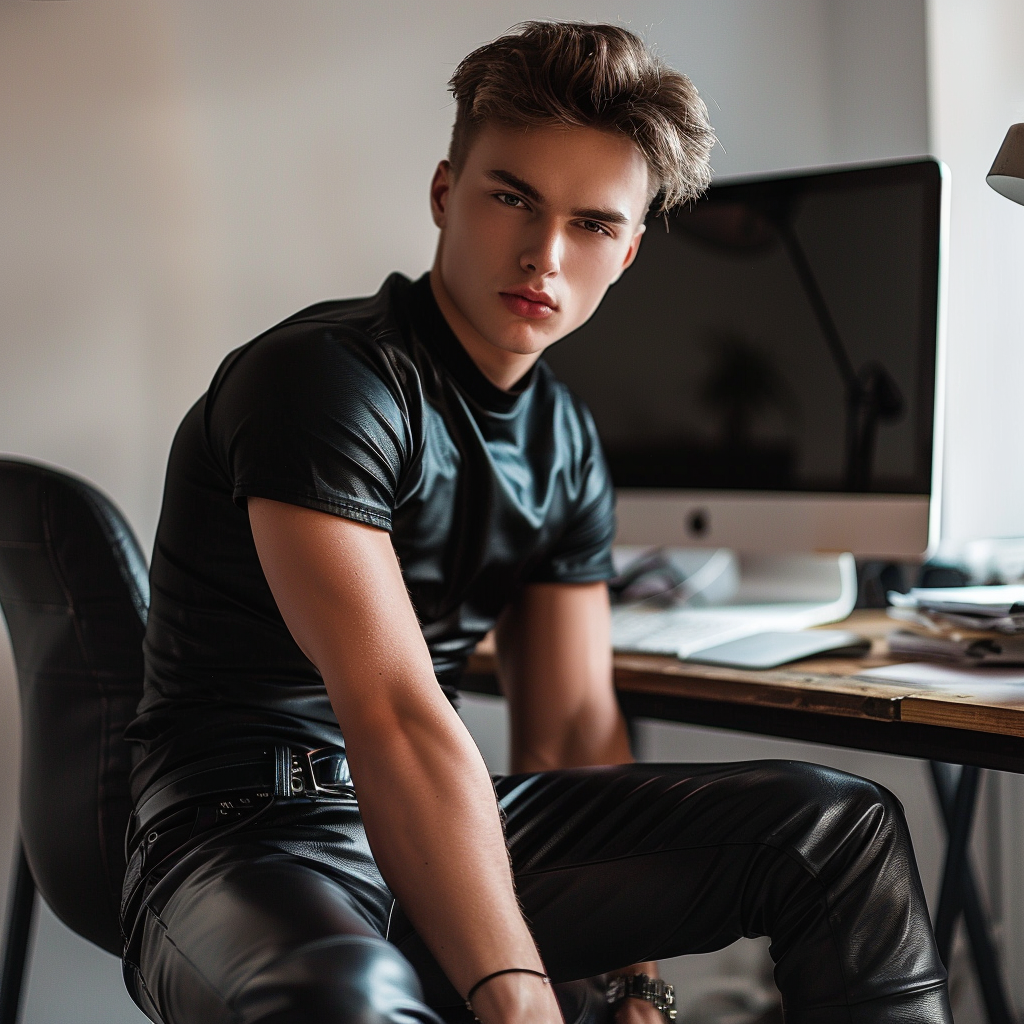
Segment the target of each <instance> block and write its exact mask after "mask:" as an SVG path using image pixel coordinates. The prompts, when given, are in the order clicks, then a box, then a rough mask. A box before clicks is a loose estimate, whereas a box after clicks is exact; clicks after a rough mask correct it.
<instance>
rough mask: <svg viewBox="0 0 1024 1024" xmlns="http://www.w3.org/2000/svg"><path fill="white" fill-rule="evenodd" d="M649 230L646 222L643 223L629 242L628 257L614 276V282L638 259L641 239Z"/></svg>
mask: <svg viewBox="0 0 1024 1024" xmlns="http://www.w3.org/2000/svg"><path fill="white" fill-rule="evenodd" d="M646 230H647V225H646V224H641V225H640V229H639V231H637V233H636V234H635V235H634V236H633V241H632V242H630V243H629V248H628V249H627V250H626V258H625V259H624V260H623V261H622V266H621V267H620V268H619V272H618V273H617V274H616V275H615V276H614V277H613V278H612V284H615V282H616V281H618V279H619V278H620V277H622V275H623V274H624V273H625V272H626V271H627V270H629V268H630V267H631V266H632V265H633V260H635V259H636V254H637V252H639V250H640V239H642V238H643V237H644V232H645V231H646Z"/></svg>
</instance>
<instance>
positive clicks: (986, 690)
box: [858, 661, 1024, 698]
mask: <svg viewBox="0 0 1024 1024" xmlns="http://www.w3.org/2000/svg"><path fill="white" fill-rule="evenodd" d="M858 677H859V678H860V679H871V680H877V681H878V682H886V683H906V684H907V685H908V686H919V687H921V688H922V689H928V690H945V691H953V692H956V693H963V694H968V695H972V696H978V695H980V694H992V695H994V696H1008V695H1019V696H1020V697H1021V698H1024V669H1020V668H957V667H955V666H949V665H936V664H934V663H933V662H926V661H911V662H907V663H906V664H905V665H885V666H883V667H882V668H869V669H866V670H865V671H863V672H859V673H858Z"/></svg>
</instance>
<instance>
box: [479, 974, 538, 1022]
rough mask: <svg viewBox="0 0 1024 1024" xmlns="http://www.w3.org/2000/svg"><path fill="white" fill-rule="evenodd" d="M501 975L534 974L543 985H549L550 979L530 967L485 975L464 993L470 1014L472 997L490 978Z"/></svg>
mask: <svg viewBox="0 0 1024 1024" xmlns="http://www.w3.org/2000/svg"><path fill="white" fill-rule="evenodd" d="M501 974H535V975H536V976H537V977H538V978H540V980H541V981H543V982H544V984H545V985H550V984H551V979H550V978H549V977H548V976H547V975H546V974H545V973H544V972H543V971H535V970H534V969H533V968H532V967H506V968H504V969H503V970H500V971H495V972H494V973H493V974H488V975H485V976H484V977H483V978H481V979H480V980H479V981H478V982H477V983H476V984H475V985H474V986H473V987H472V988H471V989H470V990H469V991H468V992H467V993H466V1009H467V1010H469V1011H470V1012H472V1010H473V1005H472V1003H473V996H474V995H475V994H476V990H477V989H478V988H480V986H481V985H486V984H487V982H489V981H490V980H491V978H497V977H498V976H499V975H501Z"/></svg>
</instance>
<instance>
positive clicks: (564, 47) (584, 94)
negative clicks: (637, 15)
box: [448, 21, 715, 211]
mask: <svg viewBox="0 0 1024 1024" xmlns="http://www.w3.org/2000/svg"><path fill="white" fill-rule="evenodd" d="M448 87H449V88H450V89H451V91H452V93H453V95H454V96H455V101H456V113H455V126H454V128H453V129H452V141H451V147H450V148H449V151H448V159H449V160H450V162H451V164H452V166H453V168H454V169H455V171H456V173H457V172H458V170H459V169H460V167H461V165H462V162H463V161H464V160H465V157H466V153H467V152H468V151H469V146H470V144H471V143H472V141H473V136H474V135H475V133H476V131H477V130H478V129H479V128H480V127H482V126H483V125H485V124H499V125H503V126H507V127H512V128H540V127H563V128H597V129H599V130H602V131H611V132H621V133H622V134H623V135H626V136H628V137H629V138H630V139H632V140H633V142H635V143H636V145H637V147H638V148H639V150H640V152H641V153H642V154H643V156H644V159H645V160H646V161H647V166H648V169H649V172H650V177H651V191H652V196H653V195H655V194H657V195H659V196H660V203H659V210H662V211H663V210H667V209H669V208H670V207H672V206H675V205H677V204H678V203H682V202H685V201H687V200H689V199H695V198H696V197H697V196H699V195H700V194H701V193H702V192H703V191H704V190H705V189H706V188H707V186H708V184H709V183H710V181H711V166H710V163H709V158H710V154H711V148H712V146H714V144H715V135H714V132H713V130H712V128H711V124H710V122H709V121H708V109H707V107H706V106H705V105H704V101H703V100H702V99H701V98H700V96H698V95H697V90H696V88H694V85H693V83H692V82H691V81H690V79H689V78H687V77H686V75H684V74H681V73H680V72H678V71H674V70H673V69H672V68H670V67H669V66H668V65H667V64H665V62H664V61H662V60H661V59H660V58H658V57H656V56H655V55H654V54H653V53H651V51H650V50H648V49H647V47H646V46H645V45H644V43H643V41H642V40H641V39H639V38H638V37H637V36H636V35H634V34H633V33H632V32H629V31H628V30H626V29H624V28H619V27H618V26H617V25H591V24H588V23H586V22H579V21H527V22H524V23H523V24H521V25H518V26H516V28H514V29H513V30H512V31H511V32H509V33H508V34H506V35H503V36H500V37H499V38H498V39H495V40H494V41H493V42H490V43H486V44H485V45H484V46H481V47H479V48H478V49H476V50H474V51H473V52H472V53H471V54H470V55H469V56H468V57H466V58H465V59H464V60H463V61H462V63H461V64H459V66H458V67H457V68H456V69H455V74H454V75H452V78H451V81H450V82H449V83H448Z"/></svg>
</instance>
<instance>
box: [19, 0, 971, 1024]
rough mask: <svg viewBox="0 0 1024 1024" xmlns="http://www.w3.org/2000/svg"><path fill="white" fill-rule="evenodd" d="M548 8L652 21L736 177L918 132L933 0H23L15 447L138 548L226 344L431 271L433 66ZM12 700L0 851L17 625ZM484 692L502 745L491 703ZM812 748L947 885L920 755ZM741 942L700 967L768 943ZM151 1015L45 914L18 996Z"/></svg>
mask: <svg viewBox="0 0 1024 1024" xmlns="http://www.w3.org/2000/svg"><path fill="white" fill-rule="evenodd" d="M536 16H544V17H583V18H591V19H607V20H615V21H621V22H623V23H626V24H628V25H630V26H631V27H633V28H634V29H637V30H639V31H641V32H642V33H643V34H644V35H645V36H646V37H647V38H648V39H649V40H650V41H651V42H653V43H654V44H655V45H656V46H657V48H658V50H659V51H660V52H661V53H662V55H663V56H665V57H666V58H667V59H668V60H669V61H670V62H671V63H672V64H674V65H676V66H678V67H680V68H682V69H684V70H686V71H687V72H688V73H689V74H690V75H691V76H692V77H693V79H694V80H695V82H696V83H697V85H698V87H699V88H700V89H701V91H702V93H703V94H704V95H705V96H706V97H707V99H708V102H709V106H710V108H711V112H712V118H713V120H714V122H715V124H716V127H717V128H718V131H719V134H720V137H721V141H722V145H721V146H720V147H719V149H718V150H717V151H716V154H715V168H716V170H717V172H719V173H721V174H733V173H740V172H753V171H761V170H770V169H780V168H786V167H796V166H806V165H815V164H823V163H830V162H836V161H844V160H860V159H873V158H882V157H890V156H902V155H911V154H919V153H922V152H925V151H926V150H927V149H928V138H929V136H928V116H929V106H928V103H929V99H928V91H927V74H926V66H927V39H928V36H927V33H926V25H925V9H924V4H923V0H899V2H893V0H859V2H858V3H856V4H851V3H848V2H847V3H844V2H842V0H771V2H768V0H763V2H755V0H689V2H680V0H664V2H635V3H630V2H628V0H620V2H617V3H616V2H609V0H594V2H586V0H551V2H548V3H545V4H540V3H519V2H514V3H511V4H510V3H508V2H505V3H498V2H496V0H477V2H474V3H469V2H467V0H448V2H437V3H433V4H430V5H424V4H417V3H413V2H411V0H404V2H398V0H381V2H375V3H369V2H365V3H364V2H359V3H342V2H340V0H333V2H327V0H319V2H314V0H216V2H207V0H191V2H187V0H166V2H145V3H143V2H128V0H124V2H116V3H115V2H111V3H105V2H104V3H101V2H91V0H82V2H76V3H72V4H40V3H8V4H5V5H2V6H0V138H3V139H4V144H3V146H2V147H0V197H2V198H0V233H2V237H3V238H4V239H5V240H6V245H5V246H4V247H3V249H2V251H0V311H2V315H3V319H2V322H3V324H4V329H3V331H2V332H0V396H2V401H0V450H2V451H7V452H13V453H18V454H22V455H26V456H30V457H33V458H37V459H42V460H45V461H48V462H52V463H56V464H58V465H61V466H65V467H67V468H69V469H71V470H73V471H75V472H77V473H80V474H82V475H84V476H86V477H88V478H89V479H91V480H93V481H94V482H95V483H97V484H99V485H100V486H101V487H103V488H104V489H105V490H107V491H108V492H109V493H110V494H111V495H112V496H113V497H114V498H115V500H116V501H117V502H118V503H119V504H120V505H121V506H122V507H123V508H124V510H125V511H126V512H127V514H128V515H129V518H130V519H131V520H132V522H133V523H134V524H135V526H136V528H137V530H138V532H139V533H140V536H141V538H142V540H143V543H144V545H145V546H147V547H148V545H149V544H150V543H151V540H152V535H153V531H154V529H155V524H156V518H157V514H158V509H159V500H160V490H161V480H162V475H163V466H164V462H165V458H166V453H167V449H168V446H169V444H170V440H171V436H172V434H173V431H174V428H175V426H176V424H177V422H178V420H179V419H180V418H181V416H182V414H183V413H184V411H185V410H186V408H187V407H188V406H189V405H190V404H191V402H192V401H194V399H195V398H196V397H197V396H198V395H199V394H200V393H201V392H202V391H203V389H204V388H205V385H206V382H207V381H208V380H209V378H210V376H211V374H212V372H213V370H214V369H215V367H216V365H217V363H218V362H219V361H220V359H221V358H222V357H223V355H224V354H225V353H226V352H227V351H228V350H230V349H231V348H233V347H235V346H236V345H238V344H240V343H242V342H243V341H245V340H247V339H248V338H249V337H251V336H252V335H253V334H255V333H256V332H257V331H259V330H262V329H263V328H265V327H266V326H267V325H269V324H271V323H273V322H274V321H276V320H278V319H280V318H281V317H283V316H285V315H287V314H288V313H290V312H292V311H293V310H294V309H296V308H298V307H300V306H302V305H305V304H307V303H310V302H313V301H316V300H319V299H322V298H325V297H329V296H337V295H353V294H360V293H367V292H369V291H372V290H374V289H375V288H376V286H377V285H378V283H379V282H380V280H381V279H382V278H383V277H384V275H385V274H386V273H388V272H389V271H391V270H395V269H398V270H402V271H404V272H406V273H409V274H417V273H419V272H420V271H422V270H423V269H425V268H426V267H427V265H428V263H429V260H430V257H431V252H432V247H433V240H434V230H433V227H432V225H431V223H430V220H429V216H428V209H427V202H426V194H427V183H428V180H429V176H430V173H431V171H432V169H433V166H434V164H435V162H436V161H437V159H439V158H440V157H441V156H443V154H444V150H445V147H446V141H447V133H448V129H449V126H450V121H451V116H452V109H451V106H450V103H449V100H448V97H447V95H446V93H445V81H446V79H447V77H448V76H449V74H450V73H451V71H452V70H453V69H454V66H455V64H456V62H457V61H458V59H459V58H460V57H461V56H462V55H463V54H464V53H466V52H467V51H468V50H469V49H470V48H471V47H472V46H474V45H476V44H478V43H480V42H481V41H483V40H485V39H487V38H490V37H492V36H494V35H496V34H498V33H499V32H501V31H502V30H503V29H505V28H506V27H508V25H509V24H510V23H512V22H514V21H517V20H521V19H523V18H527V17H536ZM943 45H946V44H943ZM933 56H934V55H933ZM933 106H934V97H933ZM933 117H934V111H933ZM0 709H2V712H3V713H2V714H0V738H2V742H0V770H2V777H4V778H6V779H8V783H7V784H6V785H5V787H4V788H3V790H2V791H0V872H5V868H6V865H5V863H4V857H5V854H6V851H7V850H8V849H9V847H10V841H11V836H12V833H13V823H14V813H15V811H14V808H15V784H14V778H15V765H16V760H17V758H16V751H17V729H16V698H15V685H14V679H13V673H12V668H11V665H10V661H9V652H8V651H7V649H6V647H4V648H3V649H2V650H0ZM468 713H469V715H470V717H471V718H472V719H473V721H474V723H475V724H476V725H477V727H478V729H479V731H480V734H481V737H482V740H481V741H482V743H483V744H484V745H485V746H486V747H487V748H488V750H490V749H492V747H493V744H494V742H495V729H496V728H500V710H496V709H495V708H493V707H490V706H484V705H483V704H480V703H479V702H478V703H477V704H476V705H475V706H474V707H473V708H471V709H470V711H469V712H468ZM646 742H647V747H648V753H649V754H650V755H651V756H657V757H660V758H673V759H682V758H703V757H721V756H729V757H741V756H760V755H761V753H762V752H763V751H765V750H771V751H772V752H774V753H778V752H780V751H781V752H783V753H785V754H786V756H789V753H790V752H792V751H793V750H794V749H795V748H792V747H784V746H781V745H778V744H775V743H774V741H766V740H764V741H763V740H754V739H750V738H743V737H739V736H724V735H723V736H721V737H716V736H713V735H712V734H708V733H702V732H700V731H696V730H678V729H675V728H673V727H667V726H656V727H655V726H652V727H651V728H650V729H649V730H648V731H647V733H646ZM798 753H800V754H801V755H802V756H807V751H806V750H803V749H801V750H800V751H798ZM494 756H500V755H497V754H496V755H494ZM814 756H815V757H816V758H818V759H821V760H825V759H831V760H832V761H833V762H834V763H841V764H843V765H845V766H848V767H852V768H855V769H856V770H858V771H861V772H862V773H864V774H867V775H872V776H873V777H876V778H880V779H881V780H882V781H884V782H885V783H886V784H888V785H890V786H891V787H892V788H893V789H894V790H896V791H897V793H899V794H900V795H901V796H902V797H903V798H904V800H905V802H906V803H907V805H908V808H909V809H910V810H911V814H912V819H913V823H914V829H915V835H916V836H917V838H918V843H919V849H920V852H921V854H922V864H923V868H924V871H925V874H926V876H927V878H928V880H929V884H930V885H932V886H933V883H934V877H935V873H936V871H937V849H938V834H937V831H936V825H935V820H934V814H933V811H932V808H931V804H930V800H929V796H928V794H927V791H926V789H925V787H924V784H923V773H922V771H921V766H920V765H918V764H917V763H916V762H907V761H901V760H899V759H886V758H881V757H873V756H870V755H855V754H837V753H836V752H829V751H827V750H825V749H824V748H822V749H820V750H817V751H814ZM729 956H731V957H732V959H731V960H730V959H729V958H728V957H726V958H724V959H723V958H719V960H717V961H715V963H714V965H713V968H712V969H713V970H714V971H731V970H740V969H747V968H749V967H750V965H751V964H754V963H755V962H757V961H758V958H759V957H760V956H761V953H760V951H758V950H755V951H754V952H753V953H750V954H748V953H742V952H734V953H732V954H729ZM679 971H680V972H682V973H680V974H679V975H678V976H679V977H680V978H685V977H686V974H685V971H684V969H683V968H679ZM137 1018H138V1015H137V1013H135V1011H134V1009H133V1008H132V1007H130V1005H128V1002H127V999H126V997H125V996H124V994H123V991H122V989H121V985H120V981H119V979H118V977H117V971H116V964H115V963H114V961H113V960H112V959H111V958H109V957H106V955H105V954H100V953H97V952H95V951H93V950H90V949H88V948H87V947H86V946H85V945H84V943H82V942H80V941H79V940H77V939H76V938H75V937H74V936H71V935H69V934H68V933H67V932H66V930H64V929H62V927H61V926H59V925H58V924H56V922H54V921H53V920H52V918H50V917H49V916H48V915H46V914H44V915H43V916H42V917H41V919H40V927H39V932H38V942H37V951H36V959H35V961H34V967H33V973H32V977H31V983H30V987H29V992H28V1004H27V1013H26V1020H27V1021H55V1020H75V1021H78V1022H81V1024H88V1022H91V1021H97V1022H99V1021H103V1022H112V1021H120V1020H124V1021H127V1020H133V1019H137ZM959 1019H961V1020H967V1019H968V1017H964V1016H961V1017H960V1018H959Z"/></svg>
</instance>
